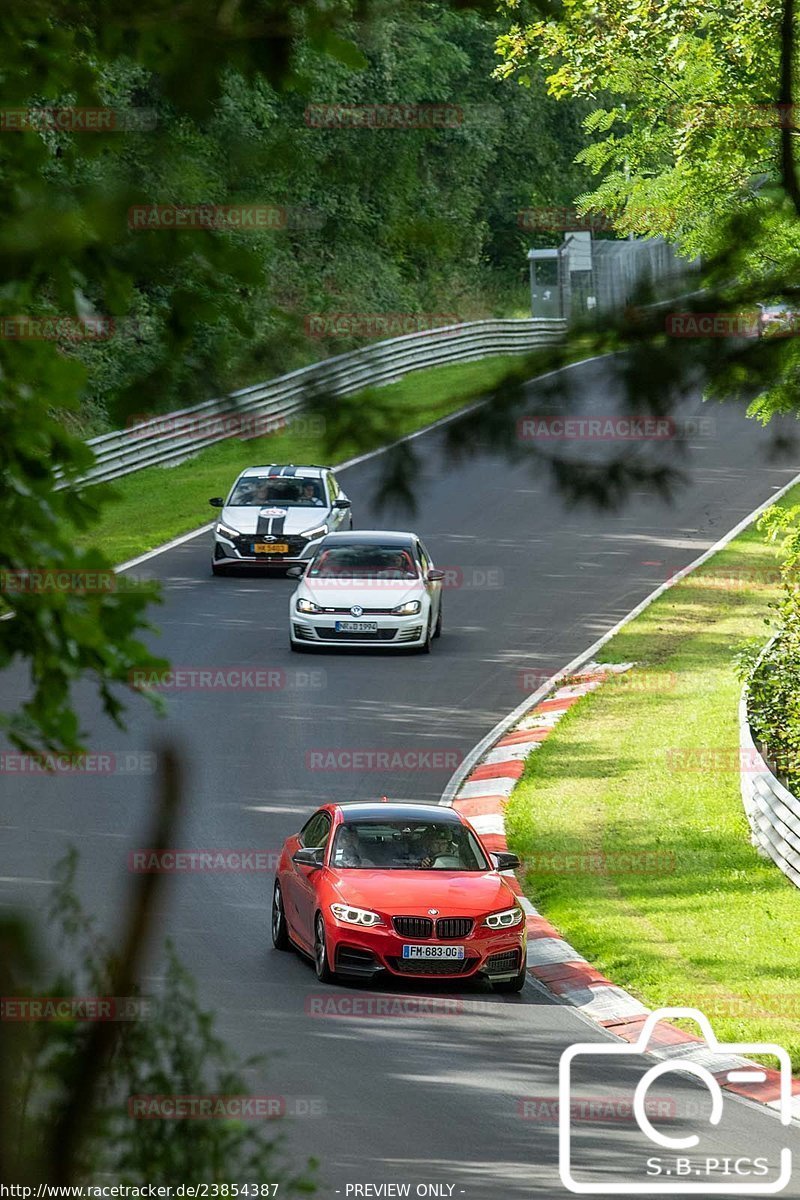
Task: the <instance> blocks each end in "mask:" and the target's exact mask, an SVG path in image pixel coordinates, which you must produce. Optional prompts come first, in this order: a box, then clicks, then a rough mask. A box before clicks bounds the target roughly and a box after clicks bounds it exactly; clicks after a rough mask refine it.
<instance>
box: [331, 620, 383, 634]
mask: <svg viewBox="0 0 800 1200" xmlns="http://www.w3.org/2000/svg"><path fill="white" fill-rule="evenodd" d="M336 632H337V633H377V632H378V622H377V621H337V622H336Z"/></svg>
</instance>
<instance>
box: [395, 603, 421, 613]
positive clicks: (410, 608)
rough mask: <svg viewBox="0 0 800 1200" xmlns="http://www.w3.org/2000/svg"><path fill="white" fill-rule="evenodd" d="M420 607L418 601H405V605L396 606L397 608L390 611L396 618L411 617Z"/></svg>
mask: <svg viewBox="0 0 800 1200" xmlns="http://www.w3.org/2000/svg"><path fill="white" fill-rule="evenodd" d="M421 607H422V605H421V604H420V602H419V600H406V602H405V604H398V606H397V608H393V609H392V612H393V613H394V614H395V615H396V616H398V617H413V615H414V613H418V612H419V610H420V608H421Z"/></svg>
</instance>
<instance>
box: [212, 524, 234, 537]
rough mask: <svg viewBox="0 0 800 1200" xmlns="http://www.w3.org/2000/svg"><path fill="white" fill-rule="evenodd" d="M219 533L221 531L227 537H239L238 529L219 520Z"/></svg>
mask: <svg viewBox="0 0 800 1200" xmlns="http://www.w3.org/2000/svg"><path fill="white" fill-rule="evenodd" d="M217 533H221V534H222V536H223V537H226V538H237V537H238V536H239V530H238V529H232V528H231V526H230V525H224V524H223V523H222V521H218V522H217Z"/></svg>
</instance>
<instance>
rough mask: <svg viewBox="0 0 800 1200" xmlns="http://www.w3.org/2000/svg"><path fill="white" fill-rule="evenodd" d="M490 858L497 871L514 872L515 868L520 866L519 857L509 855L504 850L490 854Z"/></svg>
mask: <svg viewBox="0 0 800 1200" xmlns="http://www.w3.org/2000/svg"><path fill="white" fill-rule="evenodd" d="M491 858H492V859H493V861H494V865H495V867H496V869H497V870H498V871H516V869H517V867H519V866H521V863H520V861H519V855H518V854H509V853H508V852H507V851H505V850H500V851H498V853H497V854H492V855H491Z"/></svg>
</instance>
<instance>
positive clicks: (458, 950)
mask: <svg viewBox="0 0 800 1200" xmlns="http://www.w3.org/2000/svg"><path fill="white" fill-rule="evenodd" d="M463 957H464V947H463V946H403V958H463Z"/></svg>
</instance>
